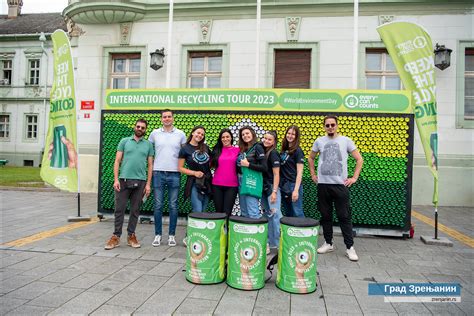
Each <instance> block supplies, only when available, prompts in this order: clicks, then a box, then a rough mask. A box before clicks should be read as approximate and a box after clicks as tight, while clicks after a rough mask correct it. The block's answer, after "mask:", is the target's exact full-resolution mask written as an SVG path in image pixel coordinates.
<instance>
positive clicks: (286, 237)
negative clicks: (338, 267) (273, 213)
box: [276, 217, 319, 293]
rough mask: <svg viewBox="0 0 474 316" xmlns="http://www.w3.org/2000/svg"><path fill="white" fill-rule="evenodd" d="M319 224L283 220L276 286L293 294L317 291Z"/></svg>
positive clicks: (312, 220)
mask: <svg viewBox="0 0 474 316" xmlns="http://www.w3.org/2000/svg"><path fill="white" fill-rule="evenodd" d="M318 229H319V221H317V220H314V219H312V218H300V217H283V218H282V219H281V220H280V248H279V250H278V272H277V279H276V286H277V287H278V288H279V289H281V290H283V291H285V292H290V293H311V292H314V291H316V288H317V284H316V271H317V269H316V268H317V251H316V249H317V247H318Z"/></svg>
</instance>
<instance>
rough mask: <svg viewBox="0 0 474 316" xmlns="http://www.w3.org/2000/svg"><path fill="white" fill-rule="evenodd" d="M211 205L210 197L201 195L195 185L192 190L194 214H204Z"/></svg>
mask: <svg viewBox="0 0 474 316" xmlns="http://www.w3.org/2000/svg"><path fill="white" fill-rule="evenodd" d="M208 203H209V196H208V195H205V194H201V193H200V192H199V191H198V189H197V188H196V186H195V185H193V187H192V189H191V207H192V209H193V212H204V211H205V210H206V207H207V204H208Z"/></svg>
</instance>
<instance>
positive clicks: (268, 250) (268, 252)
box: [267, 244, 271, 255]
mask: <svg viewBox="0 0 474 316" xmlns="http://www.w3.org/2000/svg"><path fill="white" fill-rule="evenodd" d="M270 252H271V250H270V245H269V244H267V255H269V254H270Z"/></svg>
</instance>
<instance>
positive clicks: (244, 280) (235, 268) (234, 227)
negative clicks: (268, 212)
mask: <svg viewBox="0 0 474 316" xmlns="http://www.w3.org/2000/svg"><path fill="white" fill-rule="evenodd" d="M267 239H268V220H267V219H266V218H260V219H252V218H246V217H240V216H231V217H230V218H229V248H228V265H227V284H228V285H229V286H231V287H233V288H236V289H240V290H258V289H261V288H263V287H264V285H265V268H266V261H267V255H266V250H267Z"/></svg>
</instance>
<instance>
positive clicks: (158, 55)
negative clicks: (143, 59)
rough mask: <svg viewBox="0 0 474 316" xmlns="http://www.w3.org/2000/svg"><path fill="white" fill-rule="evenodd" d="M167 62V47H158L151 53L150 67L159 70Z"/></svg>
mask: <svg viewBox="0 0 474 316" xmlns="http://www.w3.org/2000/svg"><path fill="white" fill-rule="evenodd" d="M164 62H165V48H164V47H162V48H161V49H157V50H155V51H154V52H152V53H150V68H152V69H153V70H158V69H160V68H161V67H163V64H164Z"/></svg>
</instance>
